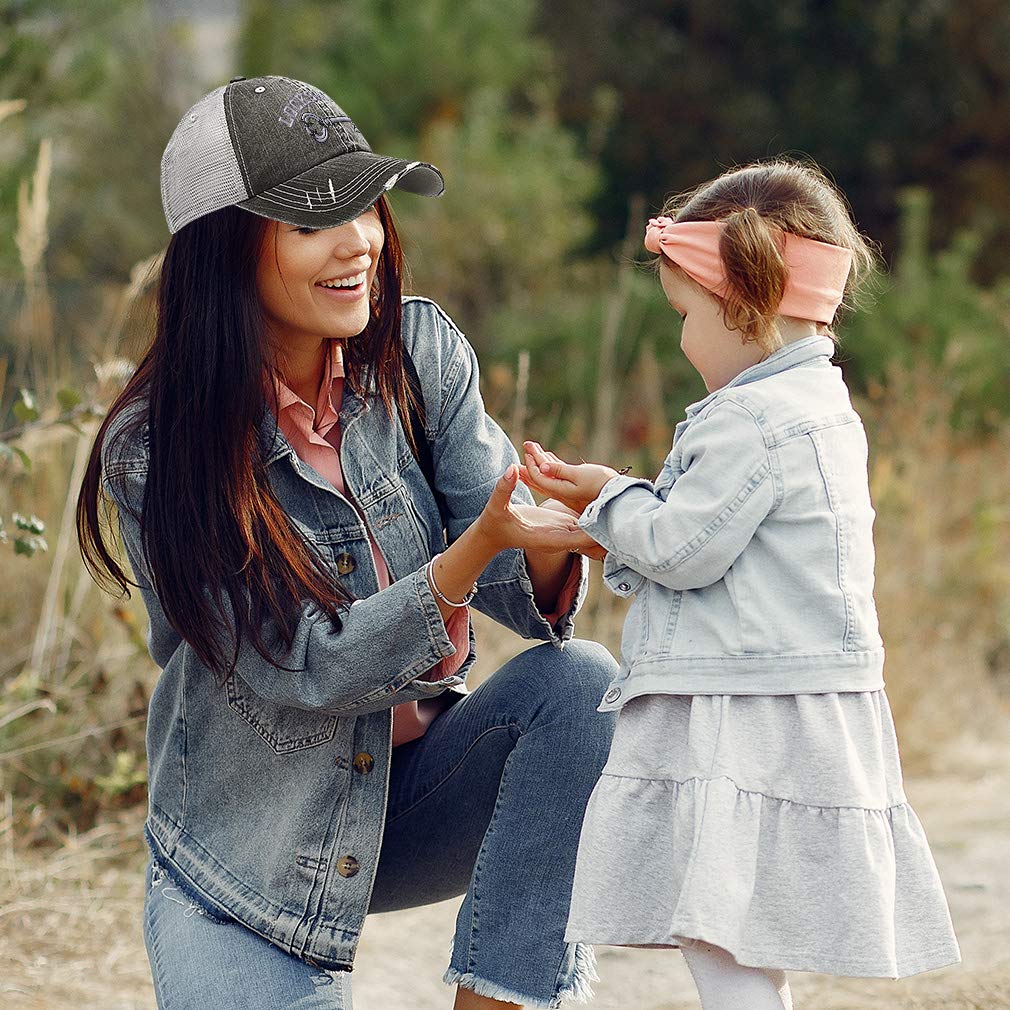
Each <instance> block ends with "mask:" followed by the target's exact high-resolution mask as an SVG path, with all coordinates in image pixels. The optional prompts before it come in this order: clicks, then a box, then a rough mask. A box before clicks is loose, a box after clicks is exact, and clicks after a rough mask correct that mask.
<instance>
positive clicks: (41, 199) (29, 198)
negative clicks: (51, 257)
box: [14, 137, 55, 379]
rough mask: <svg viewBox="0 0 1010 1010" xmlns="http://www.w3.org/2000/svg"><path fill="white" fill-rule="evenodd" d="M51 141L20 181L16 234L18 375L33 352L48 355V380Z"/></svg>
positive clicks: (51, 353) (49, 361)
mask: <svg viewBox="0 0 1010 1010" xmlns="http://www.w3.org/2000/svg"><path fill="white" fill-rule="evenodd" d="M52 155H53V151H52V142H51V141H50V140H49V138H48V137H47V138H45V139H43V140H42V142H41V143H40V144H39V156H38V161H37V162H36V165H35V172H34V173H33V175H32V179H31V182H29V181H28V180H27V179H22V180H21V185H20V186H19V187H18V217H17V221H18V224H17V232H16V234H15V236H14V239H15V242H16V243H17V247H18V253H19V255H20V258H21V266H22V268H23V270H24V275H25V306H24V312H23V313H22V317H21V320H20V325H19V327H18V332H19V338H20V344H19V357H20V360H19V362H18V367H16V368H15V369H14V371H15V374H17V375H23V374H25V371H24V367H23V366H24V365H25V364H26V363H27V359H28V357H29V356H30V352H31V350H33V349H35V348H41V350H42V351H44V352H45V353H46V365H47V367H48V377H49V378H50V379H52V377H53V373H54V365H55V347H54V330H53V309H52V301H51V299H50V297H49V286H48V283H47V281H46V273H45V265H44V260H45V252H46V248H47V247H48V245H49V182H50V178H51V176H52V164H53V157H52Z"/></svg>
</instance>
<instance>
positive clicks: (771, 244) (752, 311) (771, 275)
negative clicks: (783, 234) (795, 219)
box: [719, 207, 788, 346]
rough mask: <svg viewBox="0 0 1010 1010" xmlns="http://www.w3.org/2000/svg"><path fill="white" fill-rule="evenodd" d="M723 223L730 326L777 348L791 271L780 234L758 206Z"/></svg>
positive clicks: (722, 248)
mask: <svg viewBox="0 0 1010 1010" xmlns="http://www.w3.org/2000/svg"><path fill="white" fill-rule="evenodd" d="M722 220H723V226H724V227H723V231H722V235H721V237H720V239H719V255H720V257H721V259H722V262H723V267H724V268H725V271H726V281H727V284H728V288H727V291H726V293H725V294H724V295H723V304H724V306H725V316H726V321H727V324H728V325H731V326H733V328H734V329H738V330H741V331H743V332H744V333H747V334H749V335H750V336H752V337H753V338H754V339H756V340H757V341H758V342H759V343H760V344H762V346H766V345H769V344H774V342H775V340H776V337H777V329H776V326H775V316H776V315H777V314H778V307H779V305H780V304H781V302H782V296H783V294H784V293H785V289H786V279H787V277H788V269H787V267H786V263H785V260H784V258H783V256H782V252H781V250H780V248H779V244H778V241H781V239H778V241H777V240H776V239H777V236H778V235H779V230H778V229H777V228H775V227H774V226H773V225H771V224H770V223H769V222H768V221H767V220H766V219H765V218H764V217H762V216H761V214H760V213H759V212H758V209H757V208H756V207H744V208H743V209H742V210H738V211H734V212H733V213H732V214H729V215H727V216H726V217H725V218H723V219H722Z"/></svg>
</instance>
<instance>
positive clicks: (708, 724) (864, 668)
mask: <svg viewBox="0 0 1010 1010" xmlns="http://www.w3.org/2000/svg"><path fill="white" fill-rule="evenodd" d="M665 213H666V214H668V215H669V216H664V217H659V218H656V219H654V220H652V221H650V222H649V226H648V229H647V233H646V239H645V245H646V248H647V249H649V250H650V251H651V252H654V253H657V254H658V255H659V260H658V262H659V275H660V280H661V282H662V285H663V289H664V291H665V293H666V296H667V299H668V300H669V302H670V305H671V306H672V307H673V308H674V309H675V310H676V311H677V313H678V314H679V315H680V316H681V317H682V319H683V327H682V330H681V347H682V348H683V351H684V353H685V354H686V355H687V357H688V359H689V360H690V362H691V364H692V365H693V366H694V367H695V368H696V369H697V370H698V372H700V373H701V376H702V378H703V379H704V380H705V384H706V386H707V388H708V389H709V390H710V392H709V395H708V396H706V397H705V398H704V399H703V400H701V401H699V402H698V403H695V404H692V405H691V406H690V407H688V408H687V416H686V417H685V419H684V420H683V421H681V422H680V423H679V424H678V425H677V428H676V431H675V433H674V442H673V450H672V452H671V453H670V455H669V456H668V457H667V459H666V462H665V464H664V465H663V469H662V471H661V473H660V474H659V476H658V478H657V479H656V481H655V482H650V481H647V480H642V479H639V478H635V477H632V476H624V475H621V474H618V473H617V471H615V470H613V469H611V468H610V467H607V466H599V465H595V464H583V465H571V464H568V463H564V462H562V461H561V460H559V459H558V457H557V456H555V455H554V454H553V453H549V452H546V451H545V450H544V449H543V448H542V447H541V446H540V445H539V444H537V443H535V442H527V443H526V444H525V451H526V457H525V460H526V466H525V467H524V468H523V470H522V477H523V479H524V480H525V481H526V482H527V483H528V484H530V485H531V486H533V487H535V488H537V489H538V490H540V491H542V492H543V493H545V494H548V495H550V496H551V497H554V498H558V499H560V500H561V501H563V502H564V503H565V504H566V505H568V506H569V507H570V508H572V509H575V510H576V511H578V512H579V513H580V518H579V525H580V526H581V527H582V528H583V529H584V530H585V531H586V532H587V533H588V534H589V535H590V536H591V537H592V538H593V539H594V540H596V541H598V542H599V543H600V544H601V545H602V547H604V548H605V549H606V551H607V554H606V559H605V563H604V579H605V581H606V583H607V585H608V586H609V587H610V589H612V590H613V591H614V592H615V593H616V594H618V595H619V596H631V595H634V596H635V600H634V603H633V604H632V606H631V608H630V610H629V612H628V616H627V620H626V623H625V626H624V632H623V637H622V643H621V670H620V673H619V675H618V678H617V679H616V680H615V681H614V683H613V684H612V685H611V686H610V688H609V689H608V690H607V692H606V694H605V695H604V698H603V702H602V703H601V705H600V711H610V710H614V709H620V715H619V718H618V723H617V731H616V735H615V737H614V742H613V746H612V749H611V752H610V757H609V760H608V762H607V765H606V768H605V769H604V772H603V775H602V777H601V778H600V780H599V783H598V784H597V786H596V788H595V790H594V792H593V794H592V798H591V800H590V802H589V806H588V809H587V811H586V817H585V822H584V824H583V828H582V836H581V840H580V844H579V853H578V866H577V870H576V878H575V885H574V893H573V897H572V905H571V913H570V917H569V921H568V929H567V933H566V937H565V938H566V940H568V941H570V942H574V941H581V942H590V943H603V944H615V945H621V946H647V947H680V948H681V949H682V951H683V953H684V956H685V958H686V959H687V963H688V966H689V968H690V969H691V972H692V974H693V976H694V979H695V981H696V983H697V986H698V990H699V994H700V996H701V1001H702V1005H703V1007H705V1008H706V1010H714V1008H733V1010H741V1008H747V1010H763V1008H776V1010H781V1008H782V1007H790V1006H791V1005H792V1003H791V997H790V995H789V986H788V983H787V981H786V977H785V975H784V971H785V970H797V971H813V972H828V973H832V974H836V975H858V976H887V977H891V978H898V977H901V976H905V975H911V974H914V973H916V972H921V971H926V970H929V969H931V968H938V967H940V966H942V965H947V964H951V963H954V962H956V961H958V960H959V952H958V947H957V941H956V940H955V937H954V933H953V930H952V928H951V922H950V916H949V913H948V910H947V904H946V901H945V899H944V894H943V890H942V887H941V884H940V880H939V878H938V876H937V872H936V868H935V866H934V863H933V859H932V857H931V855H930V852H929V847H928V845H927V843H926V838H925V836H924V834H923V831H922V827H921V825H920V824H919V821H918V819H917V818H916V816H915V813H914V812H913V811H912V809H911V807H910V806H909V805H908V802H907V800H906V798H905V795H904V792H903V789H902V781H901V770H900V765H899V761H898V748H897V742H896V739H895V734H894V725H893V723H892V721H891V713H890V709H889V707H888V703H887V698H886V696H885V694H884V682H883V679H882V669H883V662H884V650H883V647H882V642H881V639H880V636H879V634H878V631H877V616H876V611H875V607H874V602H873V563H874V554H873V540H872V525H873V518H874V512H873V509H872V507H871V505H870V496H869V488H868V480H867V467H866V454H867V447H866V436H865V434H864V431H863V426H862V423H861V421H860V419H859V416H858V415H857V414H856V412H855V411H854V410H853V409H852V405H851V402H850V400H849V395H848V391H847V389H846V386H845V383H844V382H843V380H842V374H841V371H840V370H839V369H838V368H837V367H835V366H834V365H832V364H831V356H832V354H833V352H834V350H835V343H834V334H833V333H832V331H831V329H830V327H831V324H832V322H833V320H834V318H835V314H836V311H837V309H838V307H839V305H840V304H841V303H842V301H843V298H844V297H845V295H846V294H847V292H848V291H850V290H851V289H852V288H853V287H854V285H855V284H856V283H857V282H858V281H859V279H860V278H861V277H862V276H863V275H865V273H866V272H867V270H868V268H869V267H871V265H872V261H873V257H872V253H871V251H870V249H869V247H868V246H867V244H866V242H865V241H864V240H863V239H862V238H861V236H860V235H859V233H858V231H857V229H856V227H855V226H854V224H853V222H852V220H851V219H850V217H849V214H848V212H847V210H846V206H845V204H844V202H843V200H842V198H841V197H840V196H839V194H838V193H837V192H836V191H835V190H834V188H833V187H832V186H831V185H830V183H829V182H828V181H827V179H826V178H825V177H824V176H823V175H822V174H821V173H820V172H819V171H817V170H816V169H814V168H813V167H810V166H807V165H800V164H795V163H792V162H788V161H782V160H776V161H773V162H766V163H761V164H757V165H752V166H750V167H747V168H743V169H736V170H733V171H730V172H727V173H726V174H724V175H722V176H720V177H719V178H717V179H715V180H714V181H712V182H709V183H707V184H705V185H703V186H701V187H700V188H698V189H697V190H695V191H694V192H693V193H691V194H689V195H688V196H687V197H684V198H681V199H680V200H679V201H677V202H675V203H674V204H673V205H672V206H671V207H669V208H667V210H666V212H665Z"/></svg>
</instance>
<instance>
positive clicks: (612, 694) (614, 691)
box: [603, 687, 621, 702]
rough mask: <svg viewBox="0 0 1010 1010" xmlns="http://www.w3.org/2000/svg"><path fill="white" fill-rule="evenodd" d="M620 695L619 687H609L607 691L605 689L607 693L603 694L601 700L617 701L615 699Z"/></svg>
mask: <svg viewBox="0 0 1010 1010" xmlns="http://www.w3.org/2000/svg"><path fill="white" fill-rule="evenodd" d="M620 697H621V689H620V688H619V687H612V688H611V689H610V690H609V691H607V693H606V694H605V695H604V696H603V700H604V701H607V702H610V701H617V699H618V698H620Z"/></svg>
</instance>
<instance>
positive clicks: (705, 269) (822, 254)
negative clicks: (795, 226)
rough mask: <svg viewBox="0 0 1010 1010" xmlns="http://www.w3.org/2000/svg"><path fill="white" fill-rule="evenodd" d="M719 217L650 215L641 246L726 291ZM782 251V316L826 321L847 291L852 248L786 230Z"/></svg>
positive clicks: (713, 287)
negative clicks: (681, 218)
mask: <svg viewBox="0 0 1010 1010" xmlns="http://www.w3.org/2000/svg"><path fill="white" fill-rule="evenodd" d="M724 227H725V224H724V223H723V222H722V221H682V222H679V223H678V222H676V221H674V220H673V218H669V217H654V218H652V219H651V220H650V221H649V224H648V226H647V227H646V229H645V248H646V249H648V250H649V252H652V253H656V254H657V255H658V254H659V253H662V254H663V255H664V256H666V257H667V258H668V259H670V260H672V261H673V262H674V263H676V264H677V265H678V266H679V267H681V268H682V269H683V271H684V272H685V273H686V274H687V275H688V276H690V277H692V278H693V279H694V280H696V281H697V282H698V283H699V284H700V285H701V286H702V287H703V288H707V289H708V290H709V291H711V292H712V293H713V294H716V295H725V292H726V289H727V281H726V271H725V269H724V267H723V262H722V257H721V256H720V255H719V236H720V235H721V234H722V230H723V228H724ZM780 234H781V235H782V236H783V237H784V239H785V247H784V249H783V250H782V254H783V258H784V259H785V262H786V267H787V268H788V271H789V272H788V276H787V280H786V288H785V292H784V294H783V295H782V301H781V303H780V304H779V313H780V315H783V316H795V317H796V318H798V319H813V320H815V321H816V322H819V323H830V322H831V320H832V319H834V318H835V310H836V309H837V308H838V306H839V305H840V304H841V301H842V297H843V295H844V294H845V281H846V279H847V278H848V276H849V267H850V266H851V265H852V250H850V249H843V248H842V247H841V246H837V245H829V244H828V243H827V242H815V241H814V240H813V239H809V238H801V237H800V236H799V235H793V234H791V233H790V232H780Z"/></svg>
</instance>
